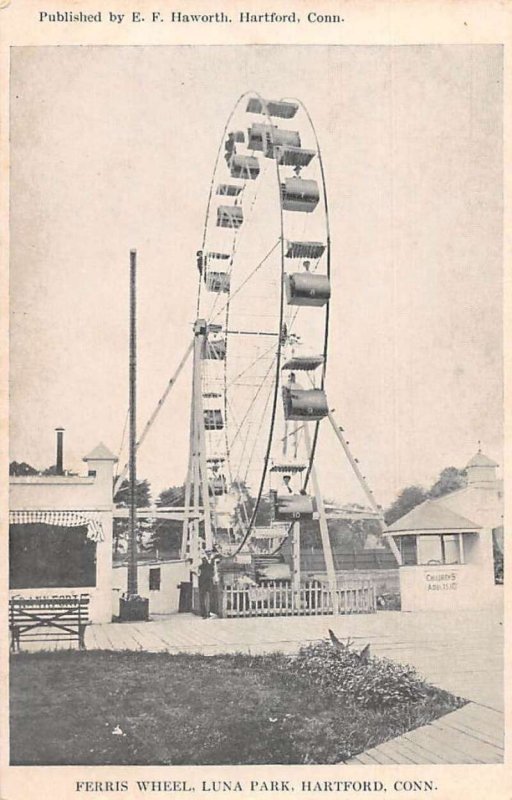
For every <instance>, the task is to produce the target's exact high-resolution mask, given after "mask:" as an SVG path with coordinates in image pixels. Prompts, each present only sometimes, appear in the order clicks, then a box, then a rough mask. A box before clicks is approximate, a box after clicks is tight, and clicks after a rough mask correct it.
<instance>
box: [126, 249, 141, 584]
mask: <svg viewBox="0 0 512 800" xmlns="http://www.w3.org/2000/svg"><path fill="white" fill-rule="evenodd" d="M129 384H130V389H129V409H130V449H129V474H130V527H129V538H128V587H127V589H128V591H127V594H128V598H131V597H135V596H136V595H138V593H139V592H138V588H139V587H138V580H137V251H136V250H130V360H129Z"/></svg>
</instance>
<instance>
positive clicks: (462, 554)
mask: <svg viewBox="0 0 512 800" xmlns="http://www.w3.org/2000/svg"><path fill="white" fill-rule="evenodd" d="M497 467H498V465H497V464H496V463H495V462H494V461H491V459H490V458H488V457H487V456H485V455H484V454H483V453H482V452H481V451H480V450H479V451H478V453H477V454H476V455H475V456H474V457H473V458H472V459H471V460H470V462H469V463H468V465H467V468H466V471H467V479H468V483H467V486H465V487H464V488H462V489H458V490H456V491H454V492H451V493H450V494H447V495H444V496H443V497H440V498H438V499H435V500H426V501H425V502H424V503H421V504H420V505H419V506H416V508H413V509H412V511H410V512H409V513H408V514H405V515H404V516H403V517H402V518H401V519H399V520H397V521H396V522H394V523H393V524H392V525H390V527H389V528H388V530H387V534H386V535H388V536H392V537H393V539H394V541H395V543H396V544H397V546H398V548H399V550H400V553H401V559H402V564H401V566H400V592H401V598H402V609H403V610H404V611H421V610H425V609H452V608H477V609H481V608H488V607H489V606H493V605H495V604H497V603H499V602H500V601H501V597H502V592H501V587H499V586H496V584H495V578H494V555H493V552H494V546H493V541H494V542H496V544H497V546H498V547H499V548H500V549H502V548H503V482H502V481H501V480H499V479H498V478H497V476H496V469H497Z"/></svg>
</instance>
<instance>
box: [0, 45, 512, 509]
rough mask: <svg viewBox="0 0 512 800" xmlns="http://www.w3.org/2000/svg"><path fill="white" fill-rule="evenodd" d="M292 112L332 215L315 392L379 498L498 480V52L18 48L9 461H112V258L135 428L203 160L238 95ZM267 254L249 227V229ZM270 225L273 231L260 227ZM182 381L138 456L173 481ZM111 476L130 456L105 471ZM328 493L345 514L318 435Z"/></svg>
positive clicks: (115, 440)
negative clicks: (131, 297)
mask: <svg viewBox="0 0 512 800" xmlns="http://www.w3.org/2000/svg"><path fill="white" fill-rule="evenodd" d="M249 90H254V91H257V92H259V93H260V94H261V95H262V96H264V97H266V98H268V99H277V98H280V97H298V98H300V99H301V100H302V101H303V103H304V104H305V105H306V107H307V108H308V110H309V113H310V115H311V117H312V119H313V121H314V124H315V128H316V131H317V134H318V138H319V141H320V146H321V149H322V154H323V160H324V167H325V172H326V182H327V192H328V198H329V208H330V215H331V220H330V222H331V238H332V303H331V315H330V318H331V323H330V336H329V364H328V371H327V384H326V385H327V393H328V398H329V404H330V406H331V407H332V408H335V409H336V412H335V414H336V417H337V419H338V420H339V424H340V425H343V427H344V429H345V432H346V436H347V438H348V439H349V441H350V447H351V449H352V450H353V452H354V455H355V456H356V457H357V458H358V459H359V462H360V465H361V467H362V469H363V473H364V474H365V475H366V477H367V479H368V481H369V483H370V485H371V487H372V488H373V490H374V493H375V495H376V497H377V500H378V501H379V502H380V503H382V504H383V505H386V504H388V503H389V502H391V501H392V500H393V498H394V497H395V495H396V494H397V492H398V491H400V489H402V488H403V487H404V486H405V485H409V484H413V483H419V484H422V485H425V486H429V485H430V484H431V483H433V482H434V480H435V479H436V478H437V475H438V473H439V472H440V470H441V469H443V468H444V467H446V466H452V465H453V466H459V467H462V466H464V465H465V464H466V462H467V461H468V460H469V459H470V458H471V456H472V455H473V454H474V453H475V451H476V450H477V448H478V442H479V441H480V442H481V446H482V449H483V450H484V452H486V453H487V455H489V456H491V457H493V458H494V459H496V460H497V461H498V462H499V463H500V464H501V463H502V437H503V396H502V360H503V354H502V205H503V201H502V49H501V47H500V46H494V45H478V46H471V45H457V46H446V45H436V46H425V45H422V46H400V47H385V46H357V47H351V46H332V47H327V46H279V47H272V46H261V47H260V46H245V47H244V46H218V47H217V46H208V47H200V46H184V47H179V46H173V47H165V46H159V47H114V46H109V47H37V48H31V47H15V48H12V56H11V165H12V167H11V270H10V313H11V329H10V342H11V351H10V457H11V459H15V460H17V461H27V462H29V463H31V464H33V465H34V466H35V467H37V468H44V467H46V466H48V465H50V464H52V463H54V460H55V458H54V453H55V444H54V441H55V439H54V437H55V433H54V428H55V427H57V426H62V427H64V428H66V434H65V436H66V439H65V466H66V467H67V468H69V469H79V470H81V469H83V468H84V466H85V465H84V464H83V463H82V461H81V459H82V457H83V456H84V455H86V453H87V452H89V451H90V450H91V449H92V448H93V447H94V446H95V445H96V444H97V443H98V442H99V441H103V442H104V443H105V444H106V445H107V446H108V447H109V448H110V449H111V450H113V451H114V452H115V453H116V454H117V453H118V452H119V450H120V445H121V440H122V434H123V428H124V424H125V419H126V412H127V403H128V269H129V251H130V249H131V248H135V249H137V252H138V286H139V293H138V309H139V317H138V326H139V371H138V386H139V403H138V422H139V426H142V425H143V424H144V422H145V421H146V419H147V418H148V417H149V415H150V413H151V412H152V410H153V408H154V406H155V405H156V403H157V401H158V399H159V397H160V396H161V394H162V392H163V390H164V388H165V386H166V384H167V381H168V379H169V378H170V376H171V375H172V373H173V372H174V370H175V368H176V367H177V365H178V363H179V362H180V360H181V358H182V355H183V353H184V351H185V349H186V347H187V345H188V343H189V341H190V338H191V333H192V325H193V321H194V317H195V310H196V295H197V270H196V263H195V253H196V251H197V249H198V248H199V247H200V243H201V237H202V232H203V226H204V217H205V211H206V205H207V200H208V191H209V186H210V180H211V174H212V170H213V165H214V160H215V156H216V152H217V148H218V146H219V142H220V140H221V136H222V132H223V129H224V125H225V123H226V119H227V117H228V115H229V113H230V112H231V110H232V107H233V106H234V104H235V102H236V100H237V98H238V97H239V96H240V95H241V94H242V93H244V92H246V91H249ZM255 224H258V225H260V226H261V230H262V232H263V234H262V235H264V232H265V226H266V224H267V222H266V220H265V219H264V217H262V218H261V219H260V220H259V221H258V222H257V223H255ZM269 224H270V222H269ZM190 391H191V370H190V365H189V366H188V367H187V369H186V370H185V371H184V372H183V374H182V375H181V377H180V379H179V382H178V383H177V385H176V388H175V389H173V391H172V393H171V395H170V396H169V399H168V401H167V404H166V406H165V408H164V410H163V411H162V413H161V415H160V417H159V419H158V421H157V422H156V423H155V426H154V427H153V429H152V431H151V433H150V435H149V436H148V438H147V439H146V442H145V443H144V445H143V447H141V450H140V454H139V464H138V470H139V475H140V476H141V477H146V478H148V479H149V480H150V482H151V484H152V487H153V494H154V495H156V494H157V493H158V492H159V491H160V490H161V489H162V488H164V487H166V486H169V485H172V484H180V483H181V482H182V481H183V478H184V473H185V468H186V459H187V444H188V413H189V406H190ZM121 460H122V461H123V463H124V459H123V458H121ZM317 466H318V472H319V478H320V482H321V484H322V488H323V492H324V494H325V495H326V496H327V497H333V498H337V499H339V500H341V501H344V502H349V501H357V500H359V499H360V497H361V496H360V494H359V493H358V490H357V487H356V485H355V483H354V481H353V480H352V478H351V476H350V473H349V470H348V469H347V467H346V465H345V464H344V459H343V454H342V451H341V449H340V447H339V445H338V444H337V441H336V439H335V437H334V435H333V434H332V431H330V430H329V429H328V427H327V423H322V433H321V439H320V447H319V451H318V460H317Z"/></svg>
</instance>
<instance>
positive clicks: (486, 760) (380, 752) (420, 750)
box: [343, 703, 504, 764]
mask: <svg viewBox="0 0 512 800" xmlns="http://www.w3.org/2000/svg"><path fill="white" fill-rule="evenodd" d="M503 761H504V718H503V714H502V713H501V712H500V711H496V710H495V709H493V708H488V707H487V706H482V705H479V704H478V703H468V704H467V705H465V706H463V707H462V708H459V709H457V711H452V712H451V713H450V714H446V715H445V716H444V717H441V718H440V719H438V720H435V721H434V722H431V723H429V724H428V725H423V726H422V727H421V728H417V729H416V730H414V731H409V732H408V733H405V734H403V736H398V737H397V738H396V739H390V740H389V741H388V742H384V743H383V744H379V745H377V747H372V748H370V749H369V750H367V751H366V752H364V753H359V754H358V755H356V756H353V758H350V759H348V760H347V761H344V762H343V763H345V764H502V763H503Z"/></svg>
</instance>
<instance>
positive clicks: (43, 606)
mask: <svg viewBox="0 0 512 800" xmlns="http://www.w3.org/2000/svg"><path fill="white" fill-rule="evenodd" d="M89 601H90V597H89V595H88V594H81V595H67V596H62V595H61V596H57V597H11V598H10V600H9V628H10V631H11V651H12V652H16V651H18V652H19V649H20V641H21V639H24V640H25V641H32V642H35V641H48V642H60V641H74V640H75V639H76V641H77V642H78V647H79V648H80V650H84V649H85V628H86V626H87V625H88V624H89Z"/></svg>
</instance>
